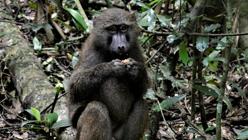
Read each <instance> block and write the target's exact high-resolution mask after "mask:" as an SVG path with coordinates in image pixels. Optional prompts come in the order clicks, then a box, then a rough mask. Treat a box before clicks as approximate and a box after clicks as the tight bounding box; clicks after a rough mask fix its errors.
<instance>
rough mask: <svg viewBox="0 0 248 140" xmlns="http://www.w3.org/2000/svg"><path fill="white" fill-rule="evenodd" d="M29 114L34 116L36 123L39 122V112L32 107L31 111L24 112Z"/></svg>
mask: <svg viewBox="0 0 248 140" xmlns="http://www.w3.org/2000/svg"><path fill="white" fill-rule="evenodd" d="M26 111H27V112H28V113H29V114H31V115H32V116H34V118H35V119H36V120H37V121H41V117H40V111H39V110H37V109H36V108H34V107H31V109H27V110H26Z"/></svg>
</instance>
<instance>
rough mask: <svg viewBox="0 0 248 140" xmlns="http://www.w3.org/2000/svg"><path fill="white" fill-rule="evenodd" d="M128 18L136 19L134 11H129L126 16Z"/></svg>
mask: <svg viewBox="0 0 248 140" xmlns="http://www.w3.org/2000/svg"><path fill="white" fill-rule="evenodd" d="M128 19H129V20H130V21H136V15H135V12H133V11H132V12H130V14H129V16H128Z"/></svg>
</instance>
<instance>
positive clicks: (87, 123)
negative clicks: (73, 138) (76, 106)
mask: <svg viewBox="0 0 248 140" xmlns="http://www.w3.org/2000/svg"><path fill="white" fill-rule="evenodd" d="M77 131H78V133H77V139H78V140H111V139H112V129H111V121H110V117H109V113H108V109H107V107H106V106H105V105H104V104H102V103H101V102H97V101H92V102H90V103H89V104H88V105H87V107H86V108H85V110H84V111H83V113H82V114H81V115H80V117H79V119H78V123H77Z"/></svg>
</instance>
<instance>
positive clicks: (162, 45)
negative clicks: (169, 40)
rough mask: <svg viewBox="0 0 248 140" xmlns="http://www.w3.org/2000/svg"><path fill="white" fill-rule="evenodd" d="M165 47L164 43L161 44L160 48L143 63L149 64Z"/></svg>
mask: <svg viewBox="0 0 248 140" xmlns="http://www.w3.org/2000/svg"><path fill="white" fill-rule="evenodd" d="M164 46H165V41H164V43H162V44H161V46H160V47H159V48H158V50H157V51H156V52H155V53H154V54H153V55H152V56H151V57H150V58H149V59H148V60H147V61H146V62H145V63H146V64H147V63H148V62H150V61H151V60H152V59H153V57H154V56H155V55H156V54H157V53H158V52H159V51H160V50H161V49H162V48H163V47H164Z"/></svg>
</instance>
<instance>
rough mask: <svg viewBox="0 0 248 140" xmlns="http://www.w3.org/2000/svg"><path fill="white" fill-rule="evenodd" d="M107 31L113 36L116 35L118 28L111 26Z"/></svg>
mask: <svg viewBox="0 0 248 140" xmlns="http://www.w3.org/2000/svg"><path fill="white" fill-rule="evenodd" d="M106 29H107V31H109V32H110V33H112V34H114V33H116V32H117V28H116V26H109V27H107V28H106Z"/></svg>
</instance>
